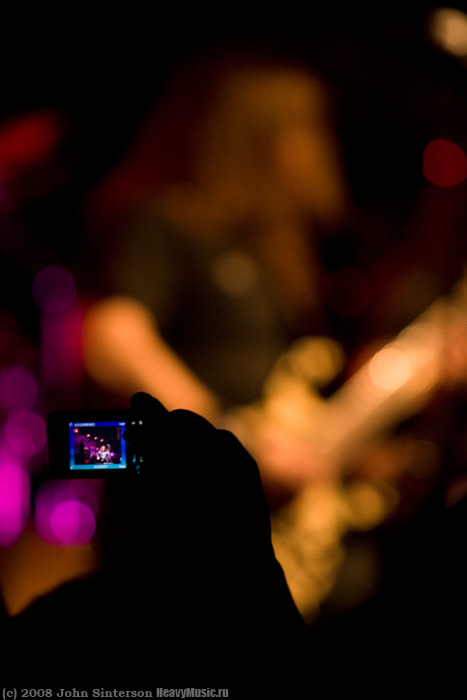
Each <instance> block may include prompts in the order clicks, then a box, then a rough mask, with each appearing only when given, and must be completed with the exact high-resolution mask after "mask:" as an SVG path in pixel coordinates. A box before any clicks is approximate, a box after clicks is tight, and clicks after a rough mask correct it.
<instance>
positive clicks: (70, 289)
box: [32, 265, 76, 314]
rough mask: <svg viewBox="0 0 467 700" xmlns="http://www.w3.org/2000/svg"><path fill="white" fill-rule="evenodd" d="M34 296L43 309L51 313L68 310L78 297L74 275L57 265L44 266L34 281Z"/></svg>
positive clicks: (37, 304)
mask: <svg viewBox="0 0 467 700" xmlns="http://www.w3.org/2000/svg"><path fill="white" fill-rule="evenodd" d="M32 296H33V299H34V302H35V304H36V306H38V307H39V309H40V310H41V311H44V312H46V313H49V314H54V313H60V312H61V311H66V310H67V309H69V308H70V307H71V305H72V304H73V302H74V301H75V299H76V283H75V280H74V278H73V275H72V274H71V273H70V272H68V271H67V270H65V269H63V268H62V267H58V266H56V265H52V266H50V267H46V268H44V269H43V270H41V271H40V272H39V273H38V274H37V275H36V277H35V279H34V281H33V285H32Z"/></svg>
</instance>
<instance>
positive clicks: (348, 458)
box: [84, 56, 440, 616]
mask: <svg viewBox="0 0 467 700" xmlns="http://www.w3.org/2000/svg"><path fill="white" fill-rule="evenodd" d="M105 196H107V197H108V200H110V203H111V204H113V213H114V218H113V220H112V218H111V217H108V218H107V225H109V224H110V228H109V230H110V233H109V239H108V241H107V244H106V245H105V251H106V252H105V255H106V257H105V259H106V261H107V262H108V271H109V282H108V286H107V287H106V288H105V289H102V298H101V300H99V301H98V302H97V303H96V304H94V305H93V306H92V307H91V308H90V310H89V313H88V315H87V319H86V323H85V329H84V331H85V332H84V341H85V348H84V349H85V360H86V366H87V370H88V373H89V375H90V376H91V377H92V378H93V379H94V381H95V382H96V384H97V385H99V386H101V387H105V388H106V389H108V390H111V391H112V392H114V400H117V398H116V397H117V396H118V395H120V399H119V400H120V401H121V400H122V399H123V400H125V402H126V401H127V400H128V397H129V396H130V395H131V394H132V393H134V392H136V391H140V390H143V391H146V392H148V393H150V394H152V395H155V396H157V397H158V398H159V399H160V400H161V401H162V402H163V403H164V404H165V405H166V406H167V407H168V408H169V409H173V408H177V407H185V408H189V409H192V410H194V411H196V412H197V413H200V414H201V415H203V416H205V417H206V418H208V419H209V420H211V421H212V422H214V423H215V424H217V425H221V426H222V425H226V426H227V427H228V428H230V429H232V431H233V432H235V433H236V434H237V436H238V437H240V439H241V440H242V442H244V444H245V445H246V446H247V448H248V449H249V451H250V453H251V454H252V455H253V456H254V458H255V459H256V460H257V462H258V465H259V468H260V471H261V476H262V479H263V483H264V487H265V491H266V494H267V496H268V499H269V502H270V504H271V505H273V506H277V505H278V503H279V504H281V503H283V502H284V501H287V500H288V499H289V498H290V496H291V495H295V494H297V496H296V497H295V498H294V499H293V500H292V503H291V507H290V508H289V507H287V508H285V509H284V508H282V509H281V510H280V511H279V515H278V517H276V518H275V519H274V521H273V541H274V546H275V549H276V553H277V556H278V559H279V561H280V562H281V564H282V565H283V566H284V568H285V571H286V576H287V580H288V583H289V585H290V587H291V590H292V594H293V596H294V598H295V601H296V602H297V604H298V606H299V608H300V610H301V612H302V613H303V614H304V615H305V616H308V614H309V613H310V610H311V611H312V612H313V611H314V610H315V609H316V604H317V602H319V601H320V600H322V599H323V598H324V597H325V596H326V595H327V594H328V593H329V591H330V589H331V588H332V585H333V582H334V578H335V572H336V570H337V568H338V567H339V565H340V563H341V562H342V558H343V552H342V547H341V542H342V539H343V537H344V535H345V534H346V532H348V530H349V528H350V529H352V528H357V529H359V528H361V529H366V528H372V527H374V526H375V525H376V524H378V523H380V522H381V520H382V519H384V517H386V515H387V513H388V511H389V510H390V509H391V507H392V506H393V504H394V503H395V502H396V501H397V498H398V494H397V492H394V490H392V489H391V488H386V486H387V484H386V483H385V482H386V477H389V479H388V480H389V481H391V479H392V478H393V477H394V476H395V477H396V478H397V476H398V474H399V473H400V472H403V471H404V470H406V469H407V468H408V465H412V464H415V465H420V463H421V462H423V465H424V466H425V467H426V465H428V470H429V469H430V468H431V467H430V465H431V464H432V463H433V460H434V459H436V457H435V458H433V451H432V445H431V443H430V442H429V441H427V440H426V439H424V440H422V441H421V442H420V441H418V439H415V440H414V439H412V436H409V438H408V439H407V437H406V436H403V439H402V440H396V441H395V442H393V443H391V444H389V445H384V449H383V450H381V449H380V445H379V444H377V445H376V447H375V448H374V449H372V450H369V451H367V452H366V453H364V452H363V451H362V448H363V447H365V446H366V442H365V440H367V439H368V438H369V437H371V431H372V429H374V428H375V429H380V428H381V427H383V428H384V427H386V421H387V422H388V425H392V423H393V422H396V423H397V421H398V420H399V419H400V418H403V417H405V415H406V410H407V409H412V408H413V406H414V405H415V404H417V401H418V399H419V398H420V395H424V393H425V389H426V388H427V386H428V385H429V386H432V385H433V384H436V380H437V379H436V380H435V379H434V380H433V382H431V378H432V374H431V372H432V370H433V368H434V367H435V366H436V367H438V359H439V357H438V356H437V353H438V355H439V353H440V348H439V347H438V346H436V348H433V353H432V354H431V355H430V359H429V362H428V364H423V362H422V363H421V364H419V365H417V372H418V374H417V376H421V378H422V382H421V384H417V386H416V387H415V388H414V387H413V386H411V387H410V391H409V392H408V394H404V393H402V396H401V394H400V392H399V393H397V391H396V392H393V390H394V389H397V388H398V387H397V381H399V377H400V376H401V366H400V365H399V364H398V363H397V362H396V363H395V364H393V363H392V361H391V358H394V357H398V356H402V357H403V358H404V361H405V359H406V353H407V352H409V348H408V346H407V344H405V345H404V344H403V345H402V346H400V345H397V346H396V348H395V350H394V348H390V352H389V355H388V354H387V353H386V355H383V356H382V360H383V361H382V362H376V365H375V364H373V365H372V366H371V367H370V368H368V367H367V369H366V370H365V372H364V373H363V375H359V377H358V378H357V380H356V382H354V383H353V384H351V386H350V390H349V391H347V392H346V393H344V394H343V395H341V396H340V397H339V398H338V399H337V400H336V401H334V403H331V404H330V405H328V404H327V402H326V401H324V399H323V398H322V395H321V391H322V390H324V392H326V389H327V387H328V385H329V384H330V383H331V382H332V381H333V380H334V379H336V377H337V375H338V374H339V372H340V371H341V369H342V366H343V360H344V355H343V352H342V350H341V348H340V346H339V345H338V344H337V343H336V342H334V340H332V339H331V338H332V337H333V336H334V337H337V338H339V340H340V339H341V337H340V335H339V333H336V326H333V321H336V319H337V314H336V313H335V312H336V309H337V308H338V307H339V310H341V311H342V310H344V314H343V316H342V317H341V320H342V319H343V323H342V324H341V325H342V326H345V325H346V323H347V322H348V325H349V326H351V325H353V330H355V327H356V325H357V324H356V323H355V316H353V317H352V315H351V314H350V311H351V307H352V305H353V306H354V307H355V305H358V304H360V306H361V307H362V308H366V309H368V312H367V313H366V315H365V314H362V315H361V318H360V319H359V322H360V329H359V331H361V330H363V331H364V332H363V337H365V335H364V333H365V331H368V328H369V325H370V324H369V323H368V322H371V321H372V322H373V323H375V324H376V325H375V327H376V328H377V332H378V334H381V335H383V334H384V333H387V332H388V328H390V334H391V335H393V334H395V333H397V332H398V331H399V330H401V329H402V328H403V326H404V325H405V323H406V322H408V321H410V320H412V319H413V318H414V317H415V316H416V315H417V313H418V312H420V311H422V310H423V309H424V308H425V307H426V306H428V305H429V303H430V302H431V301H432V300H433V289H432V288H431V287H430V289H429V290H428V294H427V295H425V294H424V290H425V291H426V286H424V285H423V282H424V281H427V278H426V277H424V276H423V274H422V275H421V276H418V277H417V274H415V275H414V274H412V273H413V267H412V266H411V263H412V262H413V260H414V259H415V257H412V255H413V256H418V255H419V253H420V248H419V246H418V245H417V243H418V244H419V243H420V240H415V245H414V247H413V248H412V249H410V248H408V249H407V247H406V243H405V241H403V240H402V238H403V236H400V237H399V239H397V240H396V241H390V242H388V239H387V238H386V239H385V235H384V233H381V231H379V230H378V231H376V235H375V227H374V226H373V228H372V226H371V225H370V226H369V227H368V230H366V231H365V230H364V229H362V231H361V232H360V235H359V236H358V237H357V238H358V241H357V242H358V244H359V245H360V248H358V245H356V246H355V247H354V248H353V249H352V250H351V251H350V253H349V249H350V248H351V245H354V244H355V241H352V239H351V237H350V236H348V235H347V236H346V234H345V231H346V229H348V228H350V229H351V228H353V226H354V222H353V217H354V211H353V206H352V204H351V203H350V201H349V200H350V197H349V194H348V186H347V179H346V175H345V172H344V168H343V160H342V157H341V154H340V150H339V147H338V140H337V138H336V130H335V127H334V124H333V117H332V100H331V98H330V95H329V91H328V89H327V88H326V86H325V85H324V84H323V83H322V81H321V80H320V79H319V78H317V77H316V76H315V75H314V74H312V73H310V71H309V70H308V69H307V68H305V67H304V66H302V65H297V64H296V63H290V62H286V61H280V60H270V59H268V60H265V59H263V58H258V57H257V56H256V57H255V58H254V59H252V58H251V57H249V59H248V60H247V59H241V58H239V56H236V57H235V58H234V59H233V58H232V57H231V58H230V59H228V58H225V57H224V59H222V60H221V57H219V56H218V57H217V60H212V58H211V59H210V60H207V61H206V62H203V61H200V62H198V63H196V65H192V66H191V67H190V69H187V70H186V71H182V72H181V73H180V74H179V75H177V76H176V78H175V79H174V81H173V82H172V83H171V84H169V87H168V89H167V92H166V94H165V95H164V96H163V98H162V99H160V100H159V102H158V105H157V109H156V112H155V114H153V115H151V118H150V119H149V121H148V124H147V126H146V128H145V129H143V131H142V134H141V136H140V139H139V140H138V141H137V142H136V143H135V145H134V148H133V150H132V151H131V152H130V154H129V157H128V159H127V160H126V161H125V163H123V165H122V167H121V169H118V170H117V171H116V173H114V175H113V177H112V178H110V180H109V183H108V184H107V189H106V187H104V188H103V190H102V192H101V193H99V201H100V203H101V204H102V201H103V199H104V198H105ZM107 203H109V201H108V202H107ZM112 221H113V225H112ZM117 223H118V226H117ZM359 223H360V222H359ZM117 230H118V236H117V234H116V232H117ZM385 233H386V234H387V231H386V232H385ZM365 236H366V240H365ZM362 240H363V243H362ZM114 241H115V242H114ZM426 249H427V246H426V245H425V248H422V251H424V250H426ZM402 250H405V257H404V258H401V256H400V252H401V251H402ZM323 251H324V253H325V255H324V257H323ZM389 252H390V255H389V254H388V253H389ZM346 256H347V257H346ZM329 258H331V259H332V263H331V264H330V263H329ZM336 260H337V262H338V263H339V260H344V264H342V265H341V267H340V268H339V264H337V265H336ZM436 262H437V263H438V262H439V260H437V261H436ZM403 264H405V265H407V269H408V272H409V275H408V277H407V278H406V279H409V278H410V275H412V279H409V282H410V284H409V285H408V286H406V287H404V284H402V285H401V286H397V285H396V284H395V282H396V275H395V274H394V272H395V269H397V268H398V266H399V265H400V269H402V266H403ZM333 265H335V267H334V268H333ZM346 275H347V276H346ZM413 280H415V283H414V284H412V282H413ZM417 280H418V282H420V281H421V282H422V284H421V285H420V284H419V285H418V289H420V287H421V288H422V292H421V293H420V294H418V293H416V294H412V292H411V290H413V289H414V288H415V290H417ZM356 282H357V283H356ZM430 283H431V281H430ZM428 286H430V285H428ZM350 290H352V295H351V294H350ZM355 290H357V292H358V291H359V290H360V292H361V294H360V298H358V294H357V295H356V294H355ZM394 290H395V291H396V292H397V294H396V296H394V295H393V296H391V292H393V291H394ZM417 294H418V295H417ZM397 295H398V296H397ZM434 296H435V297H436V296H437V292H435V294H434ZM402 302H404V303H402ZM326 304H327V307H326ZM365 304H366V307H365ZM339 305H340V306H339ZM345 312H348V315H347V316H346V315H345ZM383 312H385V313H386V312H389V313H388V319H389V317H390V322H389V323H388V325H387V326H385V325H384V323H381V321H382V320H383V316H384V313H383ZM404 313H405V316H406V318H404ZM435 316H436V314H435ZM438 316H439V314H438ZM396 317H397V318H396ZM337 320H338V319H337ZM385 320H386V319H384V321H385ZM365 321H366V322H367V325H365ZM378 324H379V325H378ZM423 328H424V332H425V331H426V328H427V327H426V326H423ZM436 329H437V325H436V323H434V324H433V327H432V328H429V329H428V331H429V332H428V337H434V338H437V337H438V335H437V330H436ZM432 330H433V333H432V332H431V331H432ZM438 330H439V329H438ZM350 335H351V336H352V337H353V341H352V342H353V343H354V347H353V348H351V350H352V349H355V345H356V343H355V339H356V338H358V333H354V334H353V335H352V333H351V334H350ZM361 337H362V334H360V338H361ZM365 339H366V340H368V339H371V335H370V337H366V338H365ZM351 344H352V343H351ZM346 349H347V350H348V348H346ZM375 349H376V348H375ZM375 349H373V351H372V352H374V351H375ZM410 352H411V349H410ZM284 353H286V355H285V356H284ZM369 357H371V353H370V355H369ZM388 357H389V359H390V361H389V364H388V363H387V362H386V364H385V358H386V360H387V358H388ZM411 357H412V355H411ZM380 360H381V357H380ZM404 361H403V362H402V365H403V366H402V370H404ZM358 364H361V362H359V363H358ZM357 366H358V365H357ZM375 367H376V372H375ZM378 367H379V370H378ZM381 367H382V369H381ZM402 374H403V372H402ZM388 377H389V382H388ZM393 377H395V380H394V381H395V384H394V381H393V380H391V378H393ZM426 379H429V380H430V381H428V382H427V381H425V380H426ZM368 381H370V384H368ZM391 381H392V382H393V383H392V384H391ZM430 382H431V383H430ZM368 387H370V392H368ZM420 387H421V388H420ZM352 390H353V391H352ZM375 390H376V391H375ZM391 392H393V393H397V397H396V398H397V400H396V401H395V402H394V401H392V398H391V400H389V401H388V400H387V399H388V397H390V395H391ZM369 397H370V398H371V401H369V402H368V399H369ZM372 402H373V403H372ZM325 404H326V405H325ZM387 406H389V408H390V410H389V412H385V410H383V409H386V407H387ZM362 407H363V409H364V410H363V412H362ZM365 411H366V413H365ZM347 433H348V434H347ZM424 437H426V435H424ZM336 442H337V443H338V444H337V449H336V444H335V443H336ZM363 454H365V459H364V458H363ZM355 463H358V464H359V468H360V469H361V474H364V477H365V479H364V481H363V483H362V482H361V481H360V480H358V479H357V480H352V481H351V482H350V484H349V483H348V476H349V465H354V464H355ZM375 478H376V482H377V484H378V486H377V487H376V488H373V486H372V487H368V480H372V481H373V482H374V481H375ZM380 484H382V487H381V489H380V488H379V485H380Z"/></svg>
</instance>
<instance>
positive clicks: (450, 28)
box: [428, 7, 467, 58]
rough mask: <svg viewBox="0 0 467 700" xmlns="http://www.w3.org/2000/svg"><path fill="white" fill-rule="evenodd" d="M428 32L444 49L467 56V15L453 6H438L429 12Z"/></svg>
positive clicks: (459, 55)
mask: <svg viewBox="0 0 467 700" xmlns="http://www.w3.org/2000/svg"><path fill="white" fill-rule="evenodd" d="M428 33H429V35H430V36H431V38H432V39H433V40H434V41H435V42H436V44H438V46H440V47H441V48H443V49H444V50H445V51H448V52H449V53H452V54H454V55H455V56H458V57H461V58H462V57H465V56H467V15H466V14H465V12H462V11H461V10H457V9H454V8H453V7H439V8H437V9H435V10H433V11H432V12H431V13H430V16H429V20H428Z"/></svg>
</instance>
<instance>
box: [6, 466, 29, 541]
mask: <svg viewBox="0 0 467 700" xmlns="http://www.w3.org/2000/svg"><path fill="white" fill-rule="evenodd" d="M28 517H29V480H28V478H27V476H26V474H25V472H24V470H23V469H22V467H21V465H20V464H19V463H17V462H15V461H14V460H10V459H8V458H7V457H5V456H4V455H0V547H11V546H12V545H13V544H14V543H15V542H16V540H17V539H18V537H19V536H20V535H21V532H22V531H23V528H24V526H25V524H26V522H27V519H28Z"/></svg>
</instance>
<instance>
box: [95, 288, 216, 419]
mask: <svg viewBox="0 0 467 700" xmlns="http://www.w3.org/2000/svg"><path fill="white" fill-rule="evenodd" d="M83 346H84V363H85V367H86V370H87V372H88V373H89V375H90V376H91V378H92V379H94V380H95V381H96V382H97V383H99V384H100V385H102V386H104V387H106V388H108V389H114V390H118V391H123V392H125V393H128V394H133V393H135V392H137V391H145V392H147V393H150V394H152V395H156V396H158V397H160V399H161V401H162V402H163V403H164V405H166V406H167V408H168V409H169V410H172V409H175V408H180V407H183V408H187V409H190V410H192V411H195V412H197V413H200V414H201V415H203V416H205V417H206V418H208V419H212V418H213V417H214V416H216V415H218V413H219V410H220V406H219V402H218V401H217V399H216V397H215V396H214V394H213V393H212V392H211V391H210V390H209V389H208V388H207V387H206V386H205V385H204V384H203V383H202V382H201V381H200V380H199V379H198V378H197V377H196V376H195V375H194V374H193V372H191V370H190V369H189V368H188V367H187V366H186V365H185V364H184V363H183V362H182V361H181V360H180V358H179V357H178V356H177V355H176V354H175V353H174V352H173V351H172V350H171V348H170V347H169V346H168V345H167V343H166V342H165V341H164V340H163V338H162V337H161V336H160V334H159V332H158V329H157V326H156V324H155V322H154V319H153V316H152V314H151V312H150V311H149V309H148V308H147V307H146V306H145V305H144V304H143V303H141V302H140V301H138V300H136V299H134V298H132V297H127V296H112V297H108V298H106V299H103V300H102V301H99V302H97V303H96V304H95V305H94V306H92V307H91V308H90V310H89V311H88V313H87V315H86V318H85V322H84V328H83Z"/></svg>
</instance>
